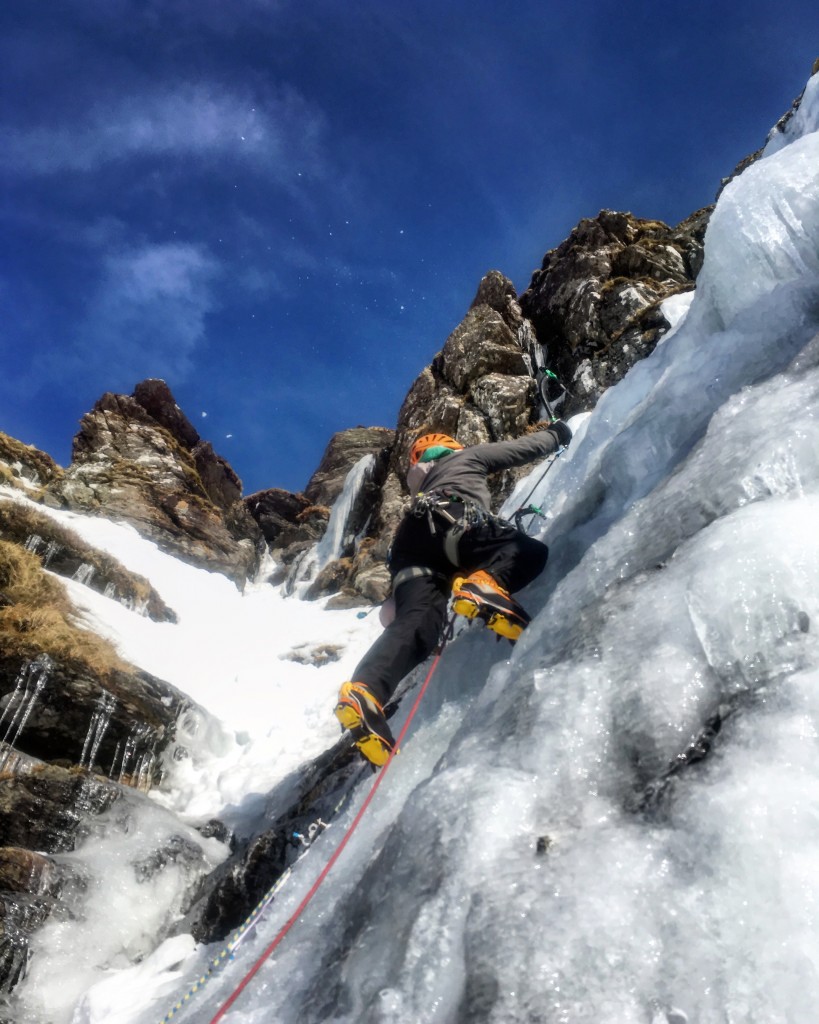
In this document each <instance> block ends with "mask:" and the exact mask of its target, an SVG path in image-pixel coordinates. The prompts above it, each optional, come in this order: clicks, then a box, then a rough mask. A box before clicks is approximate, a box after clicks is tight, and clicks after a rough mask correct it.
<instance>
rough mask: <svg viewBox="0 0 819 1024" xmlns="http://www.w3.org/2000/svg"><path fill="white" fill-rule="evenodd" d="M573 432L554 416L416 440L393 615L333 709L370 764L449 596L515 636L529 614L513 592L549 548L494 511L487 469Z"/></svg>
mask: <svg viewBox="0 0 819 1024" xmlns="http://www.w3.org/2000/svg"><path fill="white" fill-rule="evenodd" d="M571 438H572V432H571V430H570V429H569V427H568V426H567V424H566V423H564V422H563V421H562V420H556V421H554V422H553V423H551V424H549V426H548V427H547V428H545V429H542V430H537V431H535V432H533V433H530V434H526V435H525V436H523V437H519V438H517V439H515V440H512V441H497V442H490V443H487V444H476V445H473V446H471V447H468V448H464V446H463V445H461V444H459V443H458V442H457V441H456V440H455V439H454V438H452V437H449V436H447V435H446V434H435V433H428V434H424V435H422V436H421V437H419V438H418V439H417V440H416V441H415V443H414V444H413V446H412V448H411V450H410V456H409V471H408V473H407V486H408V488H409V491H410V494H411V495H412V497H413V502H412V505H411V506H410V508H409V510H408V512H407V514H406V515H405V516H404V518H403V519H402V521H401V524H400V525H399V527H398V531H397V533H396V535H395V540H394V542H393V545H392V548H391V549H390V553H389V556H388V560H387V564H388V567H389V570H390V574H391V576H392V598H391V599H390V602H389V605H394V617H393V618H392V621H388V622H385V625H386V628H385V630H384V632H383V633H382V634H381V636H380V637H379V638H378V639H377V640H376V641H375V643H374V644H373V645H372V647H370V649H369V650H368V651H367V653H366V654H365V655H364V657H363V659H362V660H361V661H360V662H359V664H358V666H357V668H356V669H355V672H354V673H353V681H351V682H346V683H342V686H341V690H340V692H339V699H338V704H337V705H336V709H335V714H336V718H338V720H339V722H340V723H341V725H342V727H343V728H344V729H348V730H349V731H350V732H351V733H352V735H353V737H354V739H355V745H356V746H357V747H358V749H359V751H360V752H361V753H362V754H363V756H364V757H365V758H366V759H367V760H368V761H370V762H372V763H373V764H374V765H382V764H384V763H385V762H386V761H387V760H388V758H389V756H390V753H391V751H392V748H393V746H394V744H395V741H394V739H393V737H392V734H391V733H390V730H389V727H388V725H387V722H386V720H385V717H384V706H385V704H386V703H387V701H388V700H389V699H390V697H391V696H392V694H393V692H394V691H395V688H396V687H397V685H398V683H399V682H400V681H401V679H403V678H404V676H405V675H406V674H407V673H408V672H410V671H411V670H412V669H413V668H415V666H416V665H419V664H420V663H421V662H422V661H423V660H424V659H425V658H426V657H427V656H428V655H429V654H430V652H431V651H432V650H433V649H434V647H435V646H436V644H437V643H438V639H439V636H440V633H441V628H442V626H443V623H444V620H445V618H446V610H447V604H448V602H449V599H450V596H451V597H452V610H453V611H454V612H455V613H456V614H457V615H464V616H466V617H467V618H469V619H473V618H480V619H482V620H483V621H484V622H485V623H486V625H487V626H488V627H489V629H491V630H493V631H494V632H496V633H498V634H499V635H500V636H504V637H507V638H509V639H510V640H516V639H517V638H518V637H519V636H520V634H521V632H522V631H523V629H524V628H525V627H526V625H527V624H528V622H529V616H528V615H527V614H526V612H525V611H524V610H523V608H522V607H521V606H520V605H519V604H518V603H517V601H516V600H515V599H514V598H513V597H511V594H513V593H515V592H516V591H518V590H521V589H522V588H523V587H525V586H526V585H527V584H528V583H531V581H532V580H533V579H534V578H535V577H536V576H537V575H538V574H539V573H540V572H542V571H543V568H544V566H545V565H546V558H547V555H548V549H547V547H546V545H545V544H543V543H541V542H540V541H538V540H535V539H534V538H532V537H528V536H527V535H526V534H525V533H523V532H522V531H521V530H519V529H517V528H516V527H515V526H514V525H513V524H512V523H510V522H508V521H506V520H504V519H501V518H500V517H498V516H496V515H493V514H492V512H491V511H490V500H491V499H490V495H489V487H488V485H487V477H488V475H489V474H490V473H496V472H498V471H499V470H502V469H511V468H512V467H513V466H522V465H525V464H526V463H527V462H534V461H535V460H536V459H540V458H543V457H544V456H546V455H550V454H551V453H552V452H555V451H557V449H558V448H559V447H561V446H563V445H568V444H569V442H570V441H571ZM383 621H384V616H383V615H382V622H383Z"/></svg>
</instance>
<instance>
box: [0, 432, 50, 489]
mask: <svg viewBox="0 0 819 1024" xmlns="http://www.w3.org/2000/svg"><path fill="white" fill-rule="evenodd" d="M22 469H28V470H29V471H30V472H33V473H34V474H35V475H36V477H37V480H36V481H33V484H34V486H37V485H38V484H39V485H45V484H47V483H49V481H51V480H54V479H55V478H59V477H61V476H62V475H63V470H62V469H61V468H60V466H58V465H57V463H56V462H55V461H54V460H53V459H52V458H51V456H50V455H46V453H45V452H41V451H40V449H39V448H35V447H33V445H29V444H23V442H22V441H18V440H17V439H16V438H14V437H10V436H9V435H8V434H4V433H3V432H2V431H0V474H1V475H2V477H3V480H4V481H6V482H10V483H12V486H15V487H20V486H22V485H21V483H20V479H19V478H20V476H21V475H24V474H22V473H21V470H22Z"/></svg>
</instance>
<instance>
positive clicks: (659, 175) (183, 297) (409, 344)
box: [0, 0, 817, 493]
mask: <svg viewBox="0 0 819 1024" xmlns="http://www.w3.org/2000/svg"><path fill="white" fill-rule="evenodd" d="M816 24H817V19H816V8H815V0H810V2H807V0H806V2H792V3H789V2H787V0H785V2H783V3H781V4H777V5H774V4H772V3H768V2H766V3H762V2H758V0H746V2H744V3H743V4H741V5H738V4H736V3H733V2H732V3H727V2H722V0H712V2H708V3H705V2H702V3H698V2H688V3H685V4H683V3H673V2H671V3H666V4H662V5H661V4H657V3H656V2H639V3H629V2H627V0H626V2H623V0H621V2H619V3H615V2H609V0H590V2H589V3H586V4H583V5H579V6H578V8H577V9H576V10H572V9H570V7H569V5H567V4H565V3H553V2H549V0H540V2H537V3H535V2H528V0H527V2H519V3H516V2H508V3H499V2H498V0H492V2H487V0H469V2H460V0H458V2H450V3H446V2H442V0H437V2H434V0H429V2H427V0H424V2H412V0H403V2H402V3H400V4H398V3H392V2H388V0H377V2H371V0H363V2H360V3H355V4H342V3H341V2H339V0H333V2H326V0H318V2H314V0H298V2H290V0H230V3H227V2H225V0H141V2H139V3H137V2H136V0H48V2H45V0H44V2H39V0H26V2H25V3H20V4H5V5H3V10H2V13H0V86H2V105H1V106H0V123H2V130H3V131H2V134H3V145H2V147H0V176H1V177H2V204H0V214H1V215H2V240H3V241H2V253H0V320H1V322H2V324H3V328H2V364H3V371H4V372H3V374H2V377H0V430H3V431H5V432H6V433H9V434H11V435H13V436H15V437H17V438H19V439H20V440H22V441H25V442H26V443H28V444H34V445H36V446H37V447H39V448H42V449H44V450H45V451H47V452H49V453H50V454H51V455H52V456H53V457H54V458H55V459H57V461H58V462H60V463H61V464H63V465H66V464H67V463H68V461H69V459H70V448H71V438H72V437H73V435H74V433H75V432H76V430H77V427H78V422H79V419H80V417H81V416H82V415H83V413H84V412H86V411H87V410H88V409H90V408H91V406H92V405H93V403H94V402H95V401H96V399H97V398H98V397H99V396H100V395H101V394H102V393H103V392H104V391H115V392H122V393H130V392H131V391H132V390H133V387H134V385H135V384H136V383H137V381H139V380H141V379H143V378H145V377H163V378H164V379H165V380H167V381H168V383H169V385H170V387H171V388H172V390H173V392H174V394H175V395H176V398H177V401H178V402H179V404H180V405H181V407H182V408H183V409H184V411H185V412H186V413H187V414H188V416H189V417H190V419H191V420H192V421H193V422H194V424H195V426H196V427H197V429H198V430H199V432H200V434H201V435H202V436H203V437H204V438H206V439H207V440H210V441H211V442H212V443H213V445H214V447H215V448H216V450H217V451H218V452H220V454H222V455H224V456H225V457H226V458H227V459H228V460H229V461H230V462H231V464H232V465H233V467H234V468H235V469H236V471H237V472H238V473H239V475H240V477H241V478H242V480H243V482H244V488H245V492H246V493H250V492H252V491H255V490H259V489H261V488H264V487H273V486H275V487H286V488H289V489H293V490H297V489H300V488H302V487H303V486H304V485H305V484H306V482H307V479H308V478H309V476H310V473H311V472H312V471H313V469H314V468H315V467H316V465H317V463H318V461H319V459H320V457H321V454H322V451H323V449H324V446H325V444H326V442H327V441H328V440H329V437H330V435H331V434H332V433H333V432H334V431H336V430H343V429H346V428H347V427H351V426H356V425H358V424H364V425H380V426H394V424H395V420H396V416H397V413H398V409H399V406H400V404H401V401H402V399H403V397H404V395H405V394H406V392H407V390H408V388H409V386H410V384H411V383H412V381H413V379H414V377H415V376H416V374H417V373H418V372H419V371H420V370H421V369H422V367H423V366H425V365H426V364H427V363H428V362H429V361H430V359H431V358H432V357H433V355H434V354H435V353H436V352H437V351H438V350H439V349H440V347H441V345H442V344H443V342H444V340H445V339H446V337H447V335H448V333H449V332H450V331H451V330H452V329H453V328H454V327H455V326H456V325H457V324H458V322H459V321H460V320H461V318H462V317H463V314H464V313H465V311H466V309H467V308H468V306H469V303H470V302H471V300H472V298H473V296H474V293H475V290H476V288H477V284H478V282H479V280H480V278H481V277H482V276H483V274H484V273H485V272H486V271H487V270H490V269H498V270H501V271H503V272H504V273H505V274H506V275H507V276H508V277H510V278H511V279H512V280H513V281H514V283H515V286H516V287H517V289H518V291H519V292H520V291H523V290H524V289H525V288H526V286H527V285H528V282H529V278H530V276H531V272H532V270H534V269H535V268H536V267H537V266H539V264H540V261H541V258H542V256H543V253H544V252H546V251H547V250H548V249H550V248H552V247H554V246H555V245H557V244H559V242H560V241H562V240H563V238H565V236H566V235H567V233H568V232H569V231H570V230H571V228H572V227H573V226H574V224H576V223H577V221H578V220H579V219H580V218H582V217H587V216H594V215H595V214H596V213H597V212H598V211H599V210H600V209H601V208H603V207H607V208H610V209H618V210H629V211H631V212H633V213H634V214H635V215H637V216H642V217H652V218H659V219H661V220H665V221H667V222H669V223H676V222H678V221H680V220H682V219H683V218H684V217H686V216H687V215H688V214H689V213H691V212H693V211H694V210H695V209H697V208H699V207H701V206H704V205H706V204H707V203H709V202H711V201H712V199H713V196H714V193H715V191H716V189H717V187H718V185H719V181H720V178H721V177H722V176H724V175H726V174H728V173H729V172H730V171H731V170H732V169H733V167H734V165H735V164H736V163H737V162H738V161H739V160H740V159H741V158H742V157H744V156H746V155H747V154H748V153H750V152H752V151H753V150H754V149H756V148H757V147H758V146H759V145H761V144H762V142H763V141H764V138H765V134H766V132H767V130H768V128H769V127H770V126H771V125H772V124H773V123H774V121H775V120H776V119H777V118H778V117H779V116H780V115H781V114H782V113H784V111H785V110H786V109H787V108H788V107H789V106H790V103H791V101H792V99H793V98H794V97H795V96H796V95H797V94H798V93H799V92H800V91H801V89H802V87H803V85H804V82H805V80H806V79H807V77H808V75H809V73H810V68H811V64H812V62H813V60H814V58H815V57H816V56H817V52H815V50H816V33H815V28H816Z"/></svg>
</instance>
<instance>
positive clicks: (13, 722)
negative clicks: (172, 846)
mask: <svg viewBox="0 0 819 1024" xmlns="http://www.w3.org/2000/svg"><path fill="white" fill-rule="evenodd" d="M14 522H16V520H14ZM132 582H133V581H128V580H126V582H125V583H124V584H123V586H128V585H132ZM142 582H143V584H144V581H142ZM0 594H2V600H1V601H0V844H2V847H3V849H0V992H2V991H8V990H9V989H10V988H11V987H12V986H13V985H14V984H15V983H16V981H17V979H18V978H19V976H20V973H21V971H22V970H23V968H24V966H25V963H26V958H27V955H28V954H27V950H28V937H29V935H30V933H31V931H32V930H34V929H35V928H37V927H39V926H40V925H41V924H42V923H43V921H44V920H45V919H46V918H47V917H48V915H49V914H50V913H51V912H52V910H54V909H55V908H57V909H59V908H61V907H62V906H63V899H64V897H65V892H64V891H63V890H64V884H63V883H64V881H65V879H63V878H61V876H60V874H59V871H58V870H57V868H56V866H55V865H54V863H53V862H52V861H51V860H50V859H49V857H48V856H47V855H49V854H57V853H64V852H66V851H70V850H73V849H74V848H75V846H76V845H77V844H78V843H80V842H81V841H86V840H88V841H92V840H93V837H94V835H95V834H96V833H95V831H94V828H95V826H94V823H93V822H94V819H95V818H97V817H98V816H99V815H100V814H102V813H103V812H105V811H107V810H108V808H109V807H111V806H112V804H113V803H114V802H116V801H119V800H121V799H123V796H124V794H130V797H133V799H143V797H142V794H144V793H146V792H148V791H149V790H150V789H151V788H152V787H153V786H154V785H155V784H156V783H157V782H158V781H159V779H160V778H161V776H162V774H163V772H164V771H165V770H166V767H167V765H168V763H169V760H168V759H169V758H173V757H176V756H183V755H184V752H183V751H181V748H180V747H179V745H178V741H177V739H176V730H177V722H178V720H179V719H180V717H181V716H182V715H184V714H186V713H195V714H197V715H200V716H203V715H205V712H203V711H202V709H199V708H197V707H196V706H195V705H194V704H193V702H192V701H190V699H189V698H187V697H186V696H185V695H184V694H182V693H180V692H179V691H178V690H176V689H174V687H172V686H170V685H169V684H167V683H164V682H163V681H162V680H160V679H157V678H156V677H154V676H151V675H150V674H149V673H147V672H144V671H142V670H140V669H137V668H135V667H134V666H133V665H129V664H128V663H126V662H124V661H122V659H121V658H120V657H119V655H118V653H117V652H116V650H115V649H114V648H113V647H112V646H111V644H110V643H108V641H106V640H104V639H103V638H101V637H99V636H97V635H96V634H94V633H91V632H90V631H88V630H87V629H83V628H81V627H80V626H79V625H78V624H77V622H76V615H75V613H74V610H73V608H72V606H71V603H70V601H69V600H68V597H67V594H66V591H65V588H64V585H63V584H62V582H61V581H59V580H57V579H56V578H55V577H54V576H53V575H52V574H50V573H46V572H45V571H44V569H43V567H42V564H41V555H38V554H37V553H35V551H33V550H26V548H25V547H23V546H22V545H21V544H19V543H13V542H12V541H11V540H7V539H4V540H1V541H0ZM157 600H158V599H157ZM158 608H159V611H162V609H164V610H165V611H166V612H167V611H168V609H165V608H164V605H161V604H160V605H159V606H158ZM158 617H160V618H163V617H164V618H167V615H159V616H158ZM130 797H129V798H130ZM26 871H28V874H26ZM46 883H48V884H46ZM52 883H53V884H52ZM63 909H64V908H63ZM60 912H63V911H62V910H61V911H60Z"/></svg>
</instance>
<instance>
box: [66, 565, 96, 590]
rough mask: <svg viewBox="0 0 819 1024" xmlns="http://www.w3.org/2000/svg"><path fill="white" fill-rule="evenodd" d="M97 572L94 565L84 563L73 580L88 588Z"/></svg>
mask: <svg viewBox="0 0 819 1024" xmlns="http://www.w3.org/2000/svg"><path fill="white" fill-rule="evenodd" d="M96 571H97V570H96V569H95V568H94V566H93V565H89V564H88V562H83V563H82V565H81V566H80V567H79V568H78V569H77V571H76V572H75V573H74V575H73V576H72V577H71V578H72V579H74V580H76V581H77V583H82V584H84V585H85V586H88V585H89V584H90V583H91V580H92V579H93V577H94V573H95V572H96Z"/></svg>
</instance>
